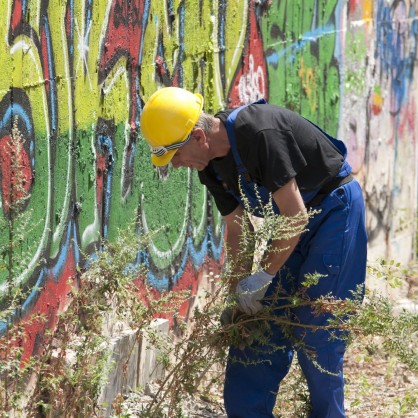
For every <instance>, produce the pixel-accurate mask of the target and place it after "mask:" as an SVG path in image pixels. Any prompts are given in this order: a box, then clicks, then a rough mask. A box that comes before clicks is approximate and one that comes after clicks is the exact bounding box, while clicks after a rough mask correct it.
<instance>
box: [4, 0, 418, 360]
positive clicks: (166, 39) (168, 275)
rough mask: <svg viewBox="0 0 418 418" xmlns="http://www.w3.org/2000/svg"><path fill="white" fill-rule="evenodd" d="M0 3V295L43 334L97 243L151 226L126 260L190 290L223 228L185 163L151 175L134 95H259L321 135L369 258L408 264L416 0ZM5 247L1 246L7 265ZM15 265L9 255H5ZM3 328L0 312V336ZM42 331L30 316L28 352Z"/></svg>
mask: <svg viewBox="0 0 418 418" xmlns="http://www.w3.org/2000/svg"><path fill="white" fill-rule="evenodd" d="M0 7H1V13H0V21H1V22H0V62H1V72H0V157H1V158H0V162H1V166H0V181H1V191H0V196H1V200H0V203H1V213H0V216H1V223H0V231H1V234H0V248H1V253H2V267H1V269H0V300H1V302H0V303H1V308H2V310H4V309H6V308H7V307H8V305H7V304H8V300H9V296H10V284H11V283H12V284H13V285H14V286H16V285H19V286H20V287H21V288H22V289H24V291H25V293H24V294H25V300H24V301H23V302H22V308H21V309H19V311H13V312H11V313H10V315H11V318H12V320H13V321H19V320H22V319H25V318H28V317H29V316H30V315H31V314H32V313H33V312H44V313H46V314H47V315H48V317H49V318H51V320H50V326H52V325H53V323H54V318H55V316H56V314H57V312H59V311H60V310H62V309H64V307H65V304H66V303H67V300H66V294H67V291H68V288H67V287H68V285H67V280H68V278H69V277H72V276H75V275H76V271H77V266H82V265H83V263H84V262H85V257H86V254H92V253H94V252H95V251H96V250H97V246H98V243H99V238H100V237H104V238H105V239H108V240H112V239H114V238H115V236H116V234H117V231H118V229H119V228H124V227H127V226H128V225H129V226H130V227H132V228H137V226H138V225H139V224H141V226H142V228H143V230H145V231H155V230H157V229H159V228H161V227H162V226H165V228H164V229H163V230H162V232H161V233H157V234H156V235H155V236H154V237H153V241H152V244H151V247H150V250H149V251H148V252H147V253H146V254H143V253H141V254H138V262H140V263H146V264H147V266H148V268H149V275H148V280H149V282H150V283H151V285H152V286H153V287H154V288H156V289H157V290H166V289H171V288H173V287H175V286H180V287H182V286H183V287H184V286H192V287H193V288H194V289H195V288H196V283H197V278H198V277H200V276H201V275H202V273H204V271H205V269H206V266H207V265H208V263H213V264H215V265H219V264H220V263H221V257H222V238H223V225H222V222H221V219H220V217H219V214H218V212H217V211H216V209H215V207H214V204H213V202H212V199H211V197H210V196H209V195H208V193H207V191H206V190H205V189H204V188H203V187H202V186H201V185H200V184H199V181H198V178H197V175H196V173H194V172H191V171H187V170H175V171H174V170H172V169H171V168H170V167H166V168H164V169H156V168H155V167H153V166H152V165H151V164H150V159H149V157H150V155H149V149H148V147H147V146H146V145H145V143H144V140H143V139H142V137H141V127H140V125H139V116H140V114H141V109H142V106H143V103H144V102H145V101H146V100H147V99H148V98H149V97H150V95H151V94H152V93H153V92H154V91H155V90H156V89H158V88H159V87H161V86H170V85H173V86H181V87H186V88H188V89H191V90H193V91H196V92H200V93H202V94H203V95H204V97H205V110H206V111H207V112H214V111H216V110H219V109H221V108H225V107H232V106H236V105H238V104H243V103H248V102H250V101H252V100H255V99H257V98H260V97H265V98H267V99H268V100H269V101H270V102H271V103H274V104H279V105H282V106H287V107H289V108H291V109H293V110H295V111H297V112H300V113H302V114H303V115H304V116H305V117H307V118H310V119H311V120H313V121H314V122H316V123H318V124H319V125H321V126H322V127H324V128H325V129H327V130H328V131H329V132H330V133H332V134H334V135H338V136H339V137H340V138H341V139H342V140H343V141H344V142H345V143H346V144H347V146H348V148H349V160H350V163H351V164H352V166H353V169H354V172H355V174H356V176H357V178H358V179H359V180H360V181H361V183H362V184H363V186H364V191H365V196H366V201H367V209H368V211H367V216H368V219H367V224H368V229H369V234H370V249H371V251H370V254H371V256H373V257H377V256H383V257H393V258H401V259H402V260H400V261H408V260H409V259H410V256H411V253H412V247H413V242H414V236H415V218H416V209H417V171H416V165H417V157H416V156H417V145H416V140H417V135H418V122H417V121H418V110H417V107H416V101H417V99H418V95H417V91H418V81H417V76H416V72H417V70H418V69H417V67H418V64H417V59H418V54H417V42H418V18H417V16H416V14H417V11H418V1H416V0H394V1H388V0H375V1H372V0H349V1H348V0H345V1H343V0H327V1H322V0H274V1H268V0H245V1H238V0H229V1H228V0H200V1H195V2H192V1H188V0H164V1H157V0H64V1H63V0H5V1H3V2H2V3H1V6H0ZM10 240H12V241H13V242H14V243H17V244H18V245H17V247H15V248H18V251H19V254H18V259H16V254H15V255H14V256H13V257H12V256H11V253H10V251H8V248H10ZM22 260H23V261H22ZM5 327H6V323H5V321H2V322H0V334H1V333H2V332H4V329H5ZM42 332H43V329H42V328H41V326H40V325H39V326H37V324H36V323H32V324H31V329H30V334H31V338H29V339H28V342H27V344H28V347H27V349H28V352H33V350H36V348H37V341H38V336H39V335H41V334H42Z"/></svg>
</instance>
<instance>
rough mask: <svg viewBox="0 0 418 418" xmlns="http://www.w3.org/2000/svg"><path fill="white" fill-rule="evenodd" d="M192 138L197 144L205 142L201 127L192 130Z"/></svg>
mask: <svg viewBox="0 0 418 418" xmlns="http://www.w3.org/2000/svg"><path fill="white" fill-rule="evenodd" d="M192 139H194V140H196V141H197V142H198V143H199V145H204V144H206V134H205V131H204V130H203V129H202V128H196V129H194V130H193V133H192Z"/></svg>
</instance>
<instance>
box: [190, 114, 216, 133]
mask: <svg viewBox="0 0 418 418" xmlns="http://www.w3.org/2000/svg"><path fill="white" fill-rule="evenodd" d="M214 121H215V118H214V117H213V116H211V115H208V114H207V113H205V112H202V113H201V114H200V116H199V119H198V120H197V122H196V125H195V126H194V128H193V129H196V128H200V129H202V130H203V131H204V132H205V133H208V132H210V131H211V130H212V128H213V123H214Z"/></svg>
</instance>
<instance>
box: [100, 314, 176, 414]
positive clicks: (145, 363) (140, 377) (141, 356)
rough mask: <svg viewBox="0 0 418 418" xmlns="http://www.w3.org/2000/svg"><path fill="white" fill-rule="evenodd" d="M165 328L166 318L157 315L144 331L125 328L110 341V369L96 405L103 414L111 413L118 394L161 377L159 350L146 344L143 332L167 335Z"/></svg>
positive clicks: (167, 326) (167, 325)
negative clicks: (98, 405)
mask: <svg viewBox="0 0 418 418" xmlns="http://www.w3.org/2000/svg"><path fill="white" fill-rule="evenodd" d="M168 330H169V323H168V320H166V319H161V318H158V319H155V320H154V321H153V322H152V323H151V325H150V327H149V330H146V331H145V332H140V331H138V330H124V331H123V332H122V333H121V334H120V335H118V336H116V337H115V338H113V339H112V340H111V343H110V344H111V346H110V351H111V353H112V354H111V356H110V358H109V363H110V365H111V369H110V372H109V375H108V382H107V383H106V384H105V386H104V387H103V390H102V393H101V395H100V398H99V404H101V405H103V413H104V415H105V416H106V417H107V416H110V414H111V412H112V402H113V401H114V400H115V399H116V398H117V396H118V395H119V394H121V395H126V394H128V393H129V392H130V391H135V390H137V389H138V388H141V387H144V386H145V384H146V383H148V382H151V381H153V380H156V379H160V378H162V377H163V376H164V369H163V367H162V366H161V365H160V364H159V363H158V354H159V351H158V349H157V348H155V347H154V346H152V345H151V344H150V343H149V341H148V338H147V336H146V335H147V332H152V333H159V334H160V335H161V337H162V338H167V337H168ZM142 335H145V336H144V337H142Z"/></svg>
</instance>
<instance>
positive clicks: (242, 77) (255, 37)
mask: <svg viewBox="0 0 418 418" xmlns="http://www.w3.org/2000/svg"><path fill="white" fill-rule="evenodd" d="M254 3H255V1H254V0H252V1H251V4H250V10H249V28H248V33H247V45H246V48H245V50H244V54H243V64H242V66H241V68H240V69H239V70H238V71H237V74H236V76H235V80H234V82H233V83H232V87H231V90H230V93H229V107H237V106H241V105H243V104H246V103H250V102H252V101H254V100H257V99H259V98H261V97H264V98H265V99H268V81H267V65H266V62H265V60H264V53H263V51H264V48H263V40H262V38H261V31H260V30H259V29H258V27H257V16H256V13H255V6H254Z"/></svg>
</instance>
